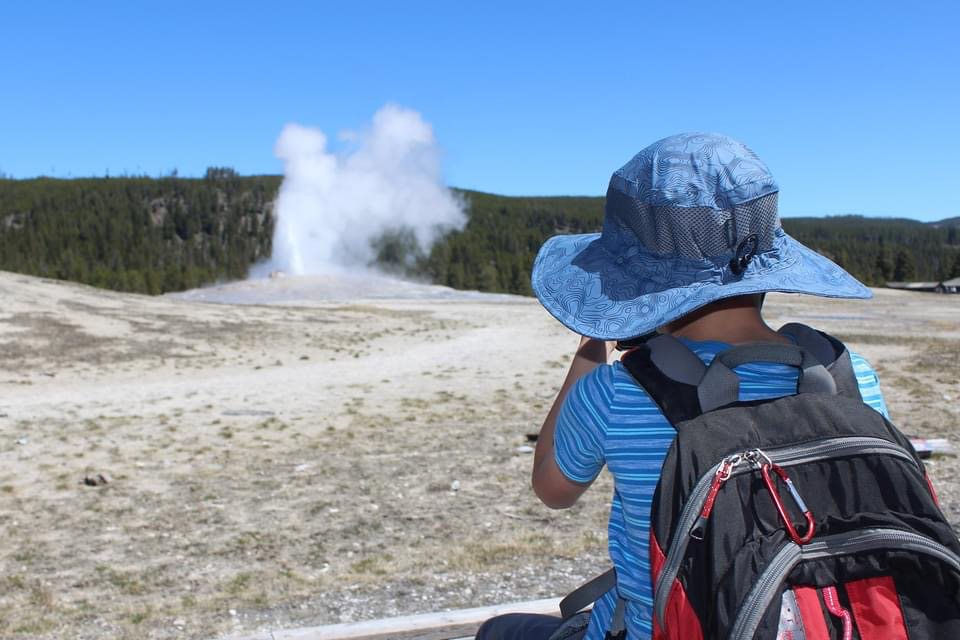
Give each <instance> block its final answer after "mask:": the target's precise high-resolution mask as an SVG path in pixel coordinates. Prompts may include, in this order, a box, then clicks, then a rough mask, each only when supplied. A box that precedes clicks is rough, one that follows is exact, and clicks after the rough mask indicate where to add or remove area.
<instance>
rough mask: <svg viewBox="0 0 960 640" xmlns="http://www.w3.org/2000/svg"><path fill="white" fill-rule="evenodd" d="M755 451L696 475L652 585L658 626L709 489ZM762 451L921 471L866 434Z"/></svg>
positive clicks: (775, 456) (789, 460) (781, 458)
mask: <svg viewBox="0 0 960 640" xmlns="http://www.w3.org/2000/svg"><path fill="white" fill-rule="evenodd" d="M757 451H759V450H758V449H750V450H748V451H745V452H742V453H738V454H733V455H730V456H727V457H726V458H724V459H723V460H722V461H720V462H719V463H717V464H716V465H715V466H714V467H713V468H711V469H710V470H709V471H708V472H707V473H705V474H704V475H703V476H702V477H701V478H700V480H699V481H698V482H697V484H696V486H695V487H694V488H693V491H692V492H691V493H690V496H689V498H687V502H686V504H685V505H684V506H683V510H682V511H681V512H680V519H679V520H678V521H677V528H676V531H675V532H674V534H673V541H672V542H671V543H670V549H669V551H668V552H667V560H666V563H665V564H664V567H663V570H662V571H661V573H660V577H659V578H658V579H657V583H656V586H655V589H654V594H655V595H654V614H655V615H656V617H657V620H658V622H659V623H660V626H661V627H662V626H663V617H664V613H665V612H666V608H667V597H668V596H669V595H670V593H669V591H670V590H669V589H668V588H667V587H668V586H669V585H672V584H673V581H674V580H675V579H676V577H677V572H678V571H679V570H680V564H681V563H682V561H683V557H684V555H686V552H687V545H688V544H689V542H690V539H691V538H693V539H695V540H696V539H702V537H703V527H705V526H706V521H707V519H708V518H709V515H710V511H709V509H706V507H707V500H708V498H710V497H711V493H712V494H713V496H712V497H713V499H716V494H717V493H719V490H720V488H721V487H722V486H723V484H724V483H725V482H726V481H727V480H729V479H730V478H731V477H733V476H736V475H740V474H741V473H747V472H749V471H753V470H755V467H753V466H751V465H744V464H743V462H744V461H746V462H754V461H755V460H756V459H757V454H756V453H755V452H757ZM764 453H765V455H766V456H767V457H768V458H769V459H770V460H771V461H772V462H775V463H776V464H778V465H781V466H792V465H798V464H805V463H807V462H816V461H819V460H826V459H829V458H834V457H840V456H842V455H863V454H874V453H875V454H883V455H892V456H896V457H899V458H902V459H904V460H907V461H909V462H910V463H911V464H913V465H914V467H916V468H917V470H918V471H921V473H922V470H921V469H920V466H919V464H918V463H917V460H916V459H915V458H914V457H913V456H912V455H911V454H910V453H909V452H908V451H907V450H906V449H904V448H903V447H901V446H899V445H897V444H894V443H892V442H890V441H888V440H884V439H883V438H875V437H870V436H846V437H841V438H828V439H826V440H820V441H818V442H813V443H808V444H801V445H793V446H789V447H779V448H777V449H770V450H768V451H766V452H764ZM726 465H729V469H728V470H727V472H723V469H724V467H725V466H726ZM718 478H719V483H718ZM711 504H712V503H711ZM705 510H706V511H707V513H706V517H704V511H705Z"/></svg>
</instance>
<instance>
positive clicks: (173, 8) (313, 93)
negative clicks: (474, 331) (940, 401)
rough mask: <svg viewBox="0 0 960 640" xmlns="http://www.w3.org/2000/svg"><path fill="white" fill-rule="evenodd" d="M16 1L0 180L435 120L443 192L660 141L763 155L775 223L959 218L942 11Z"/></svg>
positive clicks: (555, 179) (615, 161)
mask: <svg viewBox="0 0 960 640" xmlns="http://www.w3.org/2000/svg"><path fill="white" fill-rule="evenodd" d="M520 4H521V3H519V2H503V3H500V2H489V1H485V2H476V3H461V2H443V3H440V2H437V3H417V2H389V3H387V2H384V3H380V2H371V1H364V2H349V3H348V2H337V3H333V2H302V3H294V2H282V1H277V2H272V3H267V2H259V3H248V2H242V1H239V0H236V1H233V2H229V3H226V2H224V3H214V2H200V1H197V2H169V1H168V2H130V1H126V2H110V3H105V2H62V3H51V2H42V1H39V0H37V1H33V2H16V3H14V2H8V3H4V4H3V7H2V8H0V171H2V172H4V173H6V174H8V175H13V176H14V177H30V176H35V175H40V174H46V175H55V176H85V175H104V174H105V173H106V172H107V171H109V173H110V174H111V175H117V174H120V173H123V172H128V173H147V174H150V175H157V174H160V173H167V172H169V171H170V170H172V169H174V168H177V169H178V170H179V172H180V174H181V175H199V174H202V173H203V171H204V169H205V167H207V166H209V165H226V166H232V167H234V168H236V169H237V170H238V171H240V172H241V173H245V174H249V173H278V172H279V171H280V164H279V162H278V161H277V160H276V159H275V158H274V156H273V144H274V141H275V140H276V138H277V135H278V134H279V132H280V129H281V127H282V126H283V125H284V124H285V123H287V122H291V121H296V122H300V123H302V124H307V125H313V126H317V127H319V128H321V129H323V130H324V131H325V132H327V133H335V132H337V131H339V130H341V129H345V128H354V129H355V128H358V127H362V126H363V125H364V123H366V122H367V121H368V120H369V118H370V116H371V115H372V114H373V112H374V111H376V110H377V109H378V108H379V107H381V106H382V105H383V104H385V103H386V102H388V101H392V102H396V103H399V104H401V105H403V106H406V107H409V108H412V109H415V110H417V111H419V112H421V113H422V114H423V117H424V118H425V119H426V120H427V121H428V122H430V123H432V124H433V126H434V129H435V131H436V134H437V137H438V139H439V141H440V143H441V145H442V146H443V148H444V150H445V158H444V170H445V175H446V178H447V181H448V183H449V184H451V185H454V186H459V187H465V188H471V189H479V190H483V191H490V192H495V193H503V194H513V195H519V194H537V195H539V194H591V195H592V194H596V195H600V194H602V193H603V192H604V190H605V188H606V182H607V180H608V178H609V176H610V173H611V172H612V171H613V170H614V169H616V168H617V167H619V166H620V165H622V164H623V163H625V162H626V161H627V160H628V159H629V158H630V157H631V156H632V155H633V154H634V153H635V152H637V151H638V150H639V149H641V148H642V147H644V146H646V145H647V144H648V143H650V142H652V141H653V140H656V139H658V138H661V137H663V136H665V135H669V134H672V133H677V132H680V131H685V130H705V131H718V132H722V133H726V134H729V135H732V136H734V137H736V138H740V139H741V140H743V141H745V142H746V143H747V144H748V145H750V146H751V147H752V148H753V149H754V150H755V151H757V153H758V154H759V155H760V157H761V158H763V159H764V160H766V162H767V163H768V164H769V165H770V167H771V169H772V170H773V172H774V175H775V176H776V177H777V179H778V181H779V182H780V186H781V210H782V213H783V214H784V215H829V214H839V213H862V214H866V215H901V216H905V217H913V218H918V219H923V220H935V219H940V218H945V217H950V216H957V215H960V189H958V188H957V186H958V185H957V183H958V181H960V126H958V122H957V117H958V114H960V82H958V78H960V64H958V63H960V46H958V45H957V39H958V37H957V35H956V34H957V24H958V23H960V9H958V8H957V5H956V3H947V2H942V3H941V2H914V3H893V2H889V3H884V2H862V3H860V2H836V1H835V0H834V1H833V2H823V3H817V2H794V3H785V2H784V3H781V2H770V1H769V0H767V1H765V2H716V1H712V2H672V1H668V0H663V1H662V2H658V3H650V2H629V1H623V2H620V3H618V4H609V3H601V2H557V1H555V2H543V3H526V4H524V6H522V7H521V6H520Z"/></svg>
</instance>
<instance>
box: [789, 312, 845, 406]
mask: <svg viewBox="0 0 960 640" xmlns="http://www.w3.org/2000/svg"><path fill="white" fill-rule="evenodd" d="M778 333H782V334H783V335H786V336H790V337H791V338H793V340H794V341H795V342H796V343H797V346H800V347H803V348H804V349H806V350H807V351H809V352H810V353H812V354H813V355H814V356H815V357H816V358H817V360H819V361H820V363H821V364H822V365H823V366H824V367H826V368H827V371H828V372H829V373H830V375H831V376H832V377H833V380H834V382H835V383H836V385H837V394H838V395H841V396H846V397H848V398H854V399H856V400H860V385H859V384H858V383H857V375H856V373H854V371H853V362H852V361H851V360H850V352H849V351H848V350H847V347H846V345H845V344H843V343H842V342H840V341H839V340H837V339H836V338H834V337H833V336H831V335H829V334H827V333H824V332H823V331H817V330H816V329H814V328H812V327H808V326H807V325H805V324H800V323H799V322H791V323H789V324H785V325H783V327H781V328H780V331H779V332H778Z"/></svg>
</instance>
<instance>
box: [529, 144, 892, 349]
mask: <svg viewBox="0 0 960 640" xmlns="http://www.w3.org/2000/svg"><path fill="white" fill-rule="evenodd" d="M778 191H779V187H777V183H776V182H775V181H774V179H773V176H772V175H770V170H769V169H767V166H766V165H765V164H764V163H763V162H762V161H761V160H760V159H759V158H758V157H757V156H756V154H754V153H753V151H751V150H750V149H748V148H747V147H746V146H745V145H744V144H742V143H740V142H737V141H736V140H733V139H732V138H728V137H727V136H723V135H719V134H715V133H682V134H679V135H675V136H670V137H669V138H664V139H663V140H660V141H659V142H655V143H653V144H652V145H650V146H649V147H647V148H646V149H644V150H643V151H641V152H640V153H638V154H637V155H636V156H634V158H633V159H632V160H630V162H628V163H627V164H625V165H624V166H623V167H621V168H620V169H619V170H617V171H616V172H615V173H614V174H613V177H612V178H610V186H609V188H608V189H607V200H606V206H605V217H604V222H603V229H602V231H601V232H600V233H588V234H582V235H564V236H554V237H552V238H550V239H549V240H547V241H546V242H545V243H544V245H543V247H541V249H540V253H539V254H538V255H537V258H536V261H535V262H534V265H533V277H532V284H533V290H534V292H535V293H536V295H537V298H539V300H540V302H541V304H543V306H544V307H546V309H547V310H548V311H549V312H550V313H551V314H552V315H553V316H554V317H555V318H556V319H557V320H559V321H560V322H562V323H563V324H564V325H566V326H567V327H569V328H570V329H571V330H572V331H575V332H576V333H579V334H581V335H585V336H589V337H592V338H599V339H603V340H625V339H628V338H634V337H637V336H640V335H643V334H646V333H650V332H651V331H655V330H656V329H657V327H660V326H663V325H665V324H667V323H669V322H672V321H673V320H676V319H678V318H680V317H681V316H684V315H686V314H688V313H690V312H691V311H694V310H696V309H698V308H700V307H702V306H704V305H706V304H709V303H711V302H715V301H717V300H721V299H723V298H730V297H733V296H740V295H747V294H754V293H764V292H768V291H782V292H787V293H806V294H811V295H816V296H825V297H828V298H870V297H871V296H872V295H873V294H872V293H871V292H870V290H869V289H868V288H867V287H865V286H864V285H863V284H861V283H860V282H859V281H858V280H857V279H856V278H854V277H853V276H851V275H850V274H848V273H847V272H846V271H844V270H843V269H841V268H840V267H839V266H837V265H836V264H834V263H833V262H831V261H830V260H828V259H827V258H825V257H823V256H822V255H820V254H818V253H816V252H815V251H813V250H811V249H809V248H807V247H805V246H803V245H802V244H800V243H799V242H797V241H796V240H794V239H793V238H791V237H790V236H788V235H787V234H786V233H785V232H784V231H783V228H782V227H781V226H780V217H779V215H778V214H777V192H778Z"/></svg>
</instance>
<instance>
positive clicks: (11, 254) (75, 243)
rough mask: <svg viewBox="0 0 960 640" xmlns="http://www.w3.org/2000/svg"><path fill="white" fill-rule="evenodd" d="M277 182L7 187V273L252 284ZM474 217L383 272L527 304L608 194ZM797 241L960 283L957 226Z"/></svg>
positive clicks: (3, 197) (810, 234)
mask: <svg viewBox="0 0 960 640" xmlns="http://www.w3.org/2000/svg"><path fill="white" fill-rule="evenodd" d="M281 181H282V177H281V176H240V175H238V174H237V173H236V172H235V171H233V170H232V169H229V168H226V167H211V168H210V169H209V170H208V171H207V175H206V176H204V177H203V178H180V177H175V176H169V177H162V178H148V177H121V178H79V179H51V178H36V179H30V180H10V179H0V269H4V270H9V271H16V272H20V273H27V274H32V275H37V276H43V277H51V278H59V279H62V280H74V281H78V282H83V283H86V284H91V285H94V286H98V287H105V288H111V289H117V290H124V291H135V292H141V293H152V294H156V293H163V292H169V291H181V290H185V289H192V288H196V287H199V286H202V285H205V284H210V283H213V282H218V281H223V280H237V279H243V278H245V277H246V276H247V273H248V271H249V268H250V266H251V265H252V264H253V263H254V262H256V261H257V260H261V259H263V258H265V257H266V256H269V255H270V253H271V249H272V235H273V224H274V218H273V201H274V199H275V198H276V193H277V190H278V189H279V186H280V183H281ZM456 191H457V192H458V193H460V194H461V195H462V196H463V197H464V198H465V200H466V201H467V203H468V206H469V208H468V222H467V225H466V227H465V228H464V229H463V230H461V231H456V232H453V233H450V234H448V235H447V236H445V237H444V238H442V239H441V240H440V241H438V242H437V243H436V244H435V245H434V246H433V247H432V248H431V249H430V251H429V252H427V253H422V252H420V251H419V250H418V249H417V248H416V244H415V243H414V242H413V240H412V236H411V235H410V234H409V233H406V232H404V231H403V230H399V231H398V232H395V233H392V234H386V235H384V236H383V237H381V238H379V239H377V240H376V241H375V242H374V248H375V250H376V253H377V266H379V267H380V268H381V269H383V270H384V271H386V272H388V273H393V274H396V275H403V276H414V277H416V278H417V279H419V280H428V281H432V282H433V283H435V284H438V285H445V286H448V287H453V288H455V289H465V290H478V291H486V292H500V293H514V294H522V295H529V294H530V293H531V290H530V268H531V265H532V263H533V259H534V257H535V256H536V253H537V251H538V250H539V248H540V246H541V245H542V244H543V242H544V240H546V239H547V238H548V237H550V236H552V235H555V234H558V233H589V232H595V231H598V230H599V229H600V227H601V225H602V223H603V203H604V199H603V198H602V197H599V196H500V195H496V194H490V193H482V192H479V191H469V190H456ZM783 225H784V228H785V229H786V230H787V232H788V233H790V234H791V235H793V236H794V237H796V238H797V239H798V240H800V241H801V242H803V243H805V244H807V245H808V246H810V247H812V248H813V249H815V250H817V251H819V252H820V253H822V254H824V255H826V256H828V257H830V258H831V259H833V260H835V261H836V262H838V263H839V264H840V265H841V266H843V267H844V268H845V269H847V270H848V271H850V272H851V273H852V274H853V275H855V276H856V277H858V278H859V279H860V280H862V281H863V282H865V283H866V284H869V285H874V286H882V285H883V284H884V283H885V282H888V281H891V280H931V281H932V280H942V279H946V278H951V277H957V276H960V217H954V218H947V219H944V220H940V221H937V222H930V223H924V222H919V221H916V220H910V219H906V218H871V217H863V216H834V217H826V218H815V217H799V218H785V219H784V220H783Z"/></svg>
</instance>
